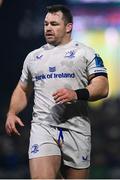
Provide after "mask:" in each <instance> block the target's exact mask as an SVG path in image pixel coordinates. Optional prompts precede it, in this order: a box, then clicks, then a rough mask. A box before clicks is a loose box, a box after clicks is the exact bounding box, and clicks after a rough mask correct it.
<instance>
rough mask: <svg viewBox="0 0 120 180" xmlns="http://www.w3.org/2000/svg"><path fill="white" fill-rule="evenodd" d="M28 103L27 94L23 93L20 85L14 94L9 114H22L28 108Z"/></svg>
mask: <svg viewBox="0 0 120 180" xmlns="http://www.w3.org/2000/svg"><path fill="white" fill-rule="evenodd" d="M27 101H28V99H27V95H26V92H25V91H23V89H21V87H20V85H19V84H18V85H17V87H16V89H15V90H14V92H13V94H12V97H11V101H10V106H9V111H8V114H9V113H12V114H18V113H19V112H21V111H22V110H23V109H24V108H25V107H26V105H27Z"/></svg>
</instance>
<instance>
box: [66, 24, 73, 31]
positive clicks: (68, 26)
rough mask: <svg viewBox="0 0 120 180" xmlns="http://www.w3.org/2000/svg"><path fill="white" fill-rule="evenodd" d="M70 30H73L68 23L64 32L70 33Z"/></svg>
mask: <svg viewBox="0 0 120 180" xmlns="http://www.w3.org/2000/svg"><path fill="white" fill-rule="evenodd" d="M72 28H73V24H72V23H68V24H67V25H66V32H67V33H70V32H71V31H72Z"/></svg>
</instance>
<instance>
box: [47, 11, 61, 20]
mask: <svg viewBox="0 0 120 180" xmlns="http://www.w3.org/2000/svg"><path fill="white" fill-rule="evenodd" d="M62 18H63V13H62V12H61V11H58V12H53V13H50V12H48V13H47V14H46V17H45V21H51V20H52V21H61V20H62V21H63V19H62Z"/></svg>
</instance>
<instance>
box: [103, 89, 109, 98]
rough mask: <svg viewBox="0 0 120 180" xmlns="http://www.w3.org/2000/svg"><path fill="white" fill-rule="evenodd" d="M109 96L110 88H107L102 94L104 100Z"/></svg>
mask: <svg viewBox="0 0 120 180" xmlns="http://www.w3.org/2000/svg"><path fill="white" fill-rule="evenodd" d="M108 95H109V88H106V89H105V90H104V91H103V93H102V98H106V97H108Z"/></svg>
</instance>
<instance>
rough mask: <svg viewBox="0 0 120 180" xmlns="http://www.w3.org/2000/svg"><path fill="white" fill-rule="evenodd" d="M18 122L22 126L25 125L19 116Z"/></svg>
mask: <svg viewBox="0 0 120 180" xmlns="http://www.w3.org/2000/svg"><path fill="white" fill-rule="evenodd" d="M17 123H18V124H19V125H20V126H24V124H23V122H22V121H21V119H20V118H17Z"/></svg>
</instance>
